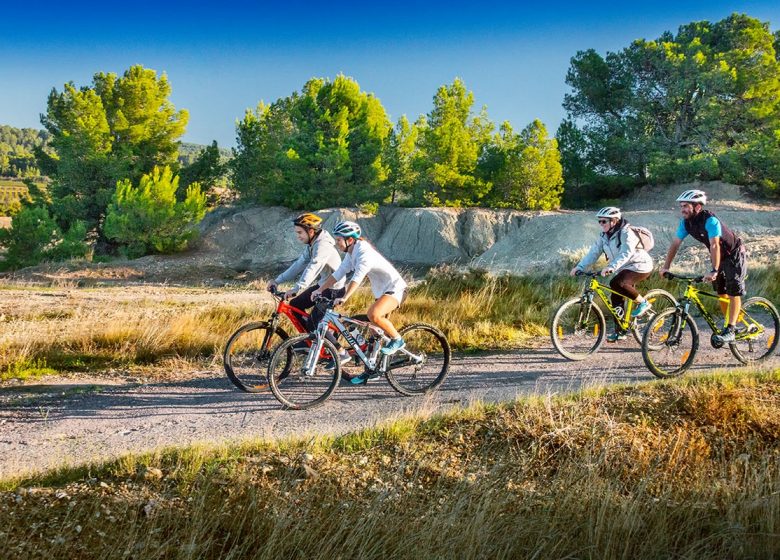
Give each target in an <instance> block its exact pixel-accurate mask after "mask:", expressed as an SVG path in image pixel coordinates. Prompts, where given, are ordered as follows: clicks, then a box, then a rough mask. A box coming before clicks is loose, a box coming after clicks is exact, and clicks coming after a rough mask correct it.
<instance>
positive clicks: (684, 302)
mask: <svg viewBox="0 0 780 560" xmlns="http://www.w3.org/2000/svg"><path fill="white" fill-rule="evenodd" d="M693 282H694V280H689V281H688V286H687V287H686V288H685V293H684V294H683V297H682V299H681V300H680V302H679V303H678V304H677V307H678V308H680V309H682V310H683V311H684V312H685V313H686V314H687V313H688V312H689V310H690V308H691V304H693V305H694V306H695V307H696V308H697V309H698V310H699V313H701V316H702V317H704V320H705V321H706V322H707V324H708V325H709V326H710V329H711V330H712V332H719V331H720V329H718V324H717V322H716V321H715V318H713V316H712V315H710V312H709V311H707V309H706V308H705V307H704V303H703V302H702V300H701V298H700V297H699V296H705V297H708V298H714V299H716V300H718V302H719V303H725V304H726V313H725V314H724V315H723V326H724V327H726V325H728V316H729V309H730V307H731V299H730V298H727V297H721V296H719V295H718V294H713V293H711V292H706V291H704V290H700V289H699V288H697V287H696V286H694V285H693ZM683 325H685V323H684V322H683Z"/></svg>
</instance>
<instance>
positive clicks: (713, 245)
mask: <svg viewBox="0 0 780 560" xmlns="http://www.w3.org/2000/svg"><path fill="white" fill-rule="evenodd" d="M710 258H711V259H712V270H713V271H715V272H717V271H718V270H720V237H710Z"/></svg>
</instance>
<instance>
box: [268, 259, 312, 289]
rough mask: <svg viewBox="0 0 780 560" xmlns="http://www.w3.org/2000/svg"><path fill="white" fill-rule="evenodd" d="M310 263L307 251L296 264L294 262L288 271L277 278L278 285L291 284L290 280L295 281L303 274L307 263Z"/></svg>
mask: <svg viewBox="0 0 780 560" xmlns="http://www.w3.org/2000/svg"><path fill="white" fill-rule="evenodd" d="M308 261H309V256H308V255H307V254H306V251H304V252H303V253H301V255H300V256H299V257H298V258H297V259H295V262H293V263H292V264H291V265H290V266H289V267H288V268H287V270H285V271H284V272H282V273H281V274H280V275H279V276H277V277H276V280H274V282H276V283H277V284H282V283H284V282H289V281H290V280H293V279H294V278H295V277H296V276H298V274H300V273H301V271H302V270H303V269H304V268H306V263H307V262H308Z"/></svg>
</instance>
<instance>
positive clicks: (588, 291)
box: [582, 276, 634, 331]
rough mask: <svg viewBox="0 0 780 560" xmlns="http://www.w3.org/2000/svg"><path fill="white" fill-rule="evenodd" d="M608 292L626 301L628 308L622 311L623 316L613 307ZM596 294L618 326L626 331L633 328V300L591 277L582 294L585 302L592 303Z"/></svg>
mask: <svg viewBox="0 0 780 560" xmlns="http://www.w3.org/2000/svg"><path fill="white" fill-rule="evenodd" d="M606 292H609V293H610V294H617V295H619V296H620V297H622V298H623V299H625V300H626V308H625V310H624V311H622V315H621V312H618V310H617V309H616V308H615V307H613V306H612V302H611V301H610V298H609V297H607V294H606ZM594 293H595V294H597V295H598V296H599V299H600V300H601V302H602V303H603V304H604V306H605V307H606V308H607V311H609V314H610V315H612V318H613V319H614V320H615V322H616V323H617V324H618V326H619V327H620V328H621V329H623V330H624V331H627V330H629V329H630V328H631V308H632V307H633V305H634V302H633V300H631V299H629V298H627V297H626V296H624V295H623V294H621V293H618V292H616V291H615V290H613V289H611V288H609V287H608V286H605V285H604V284H601V283H600V282H599V281H598V280H596V278H594V277H593V276H591V277H590V282H589V283H588V285H587V286H586V287H585V290H584V291H583V293H582V298H583V300H586V301H588V302H589V303H592V302H593V294H594Z"/></svg>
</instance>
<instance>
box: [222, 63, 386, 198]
mask: <svg viewBox="0 0 780 560" xmlns="http://www.w3.org/2000/svg"><path fill="white" fill-rule="evenodd" d="M391 128H392V125H391V124H390V121H389V119H388V118H387V114H386V112H385V110H384V108H383V107H382V105H381V103H380V102H379V100H378V99H377V98H376V97H374V96H373V95H371V94H368V93H364V92H362V91H361V90H360V86H359V85H358V83H357V82H356V81H355V80H353V79H351V78H348V77H346V76H343V75H339V76H337V77H336V79H335V80H332V81H330V80H325V79H321V78H315V79H312V80H309V81H308V82H306V84H305V85H304V86H303V89H302V91H301V92H300V93H297V92H296V93H293V94H292V95H291V96H289V97H286V98H283V99H279V100H277V101H276V102H274V103H272V104H271V105H266V104H264V103H262V102H261V103H260V104H259V105H258V107H257V109H256V110H254V111H247V113H246V114H245V116H244V119H243V120H242V121H241V122H239V123H238V126H237V129H236V132H237V147H236V149H235V151H234V156H235V157H234V158H233V160H232V162H231V167H232V170H233V180H234V184H235V187H236V190H237V191H238V192H239V193H240V194H241V197H242V198H243V199H245V200H249V201H253V202H260V203H262V204H281V205H284V206H288V207H291V208H297V209H301V208H314V209H316V208H322V207H325V206H333V205H335V204H342V205H350V204H359V203H361V202H365V201H377V200H382V199H383V198H384V196H385V189H384V183H385V181H386V179H387V174H388V169H387V165H386V163H385V162H384V161H383V159H382V156H383V153H384V150H385V143H386V139H387V137H388V134H389V133H390V130H391Z"/></svg>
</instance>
